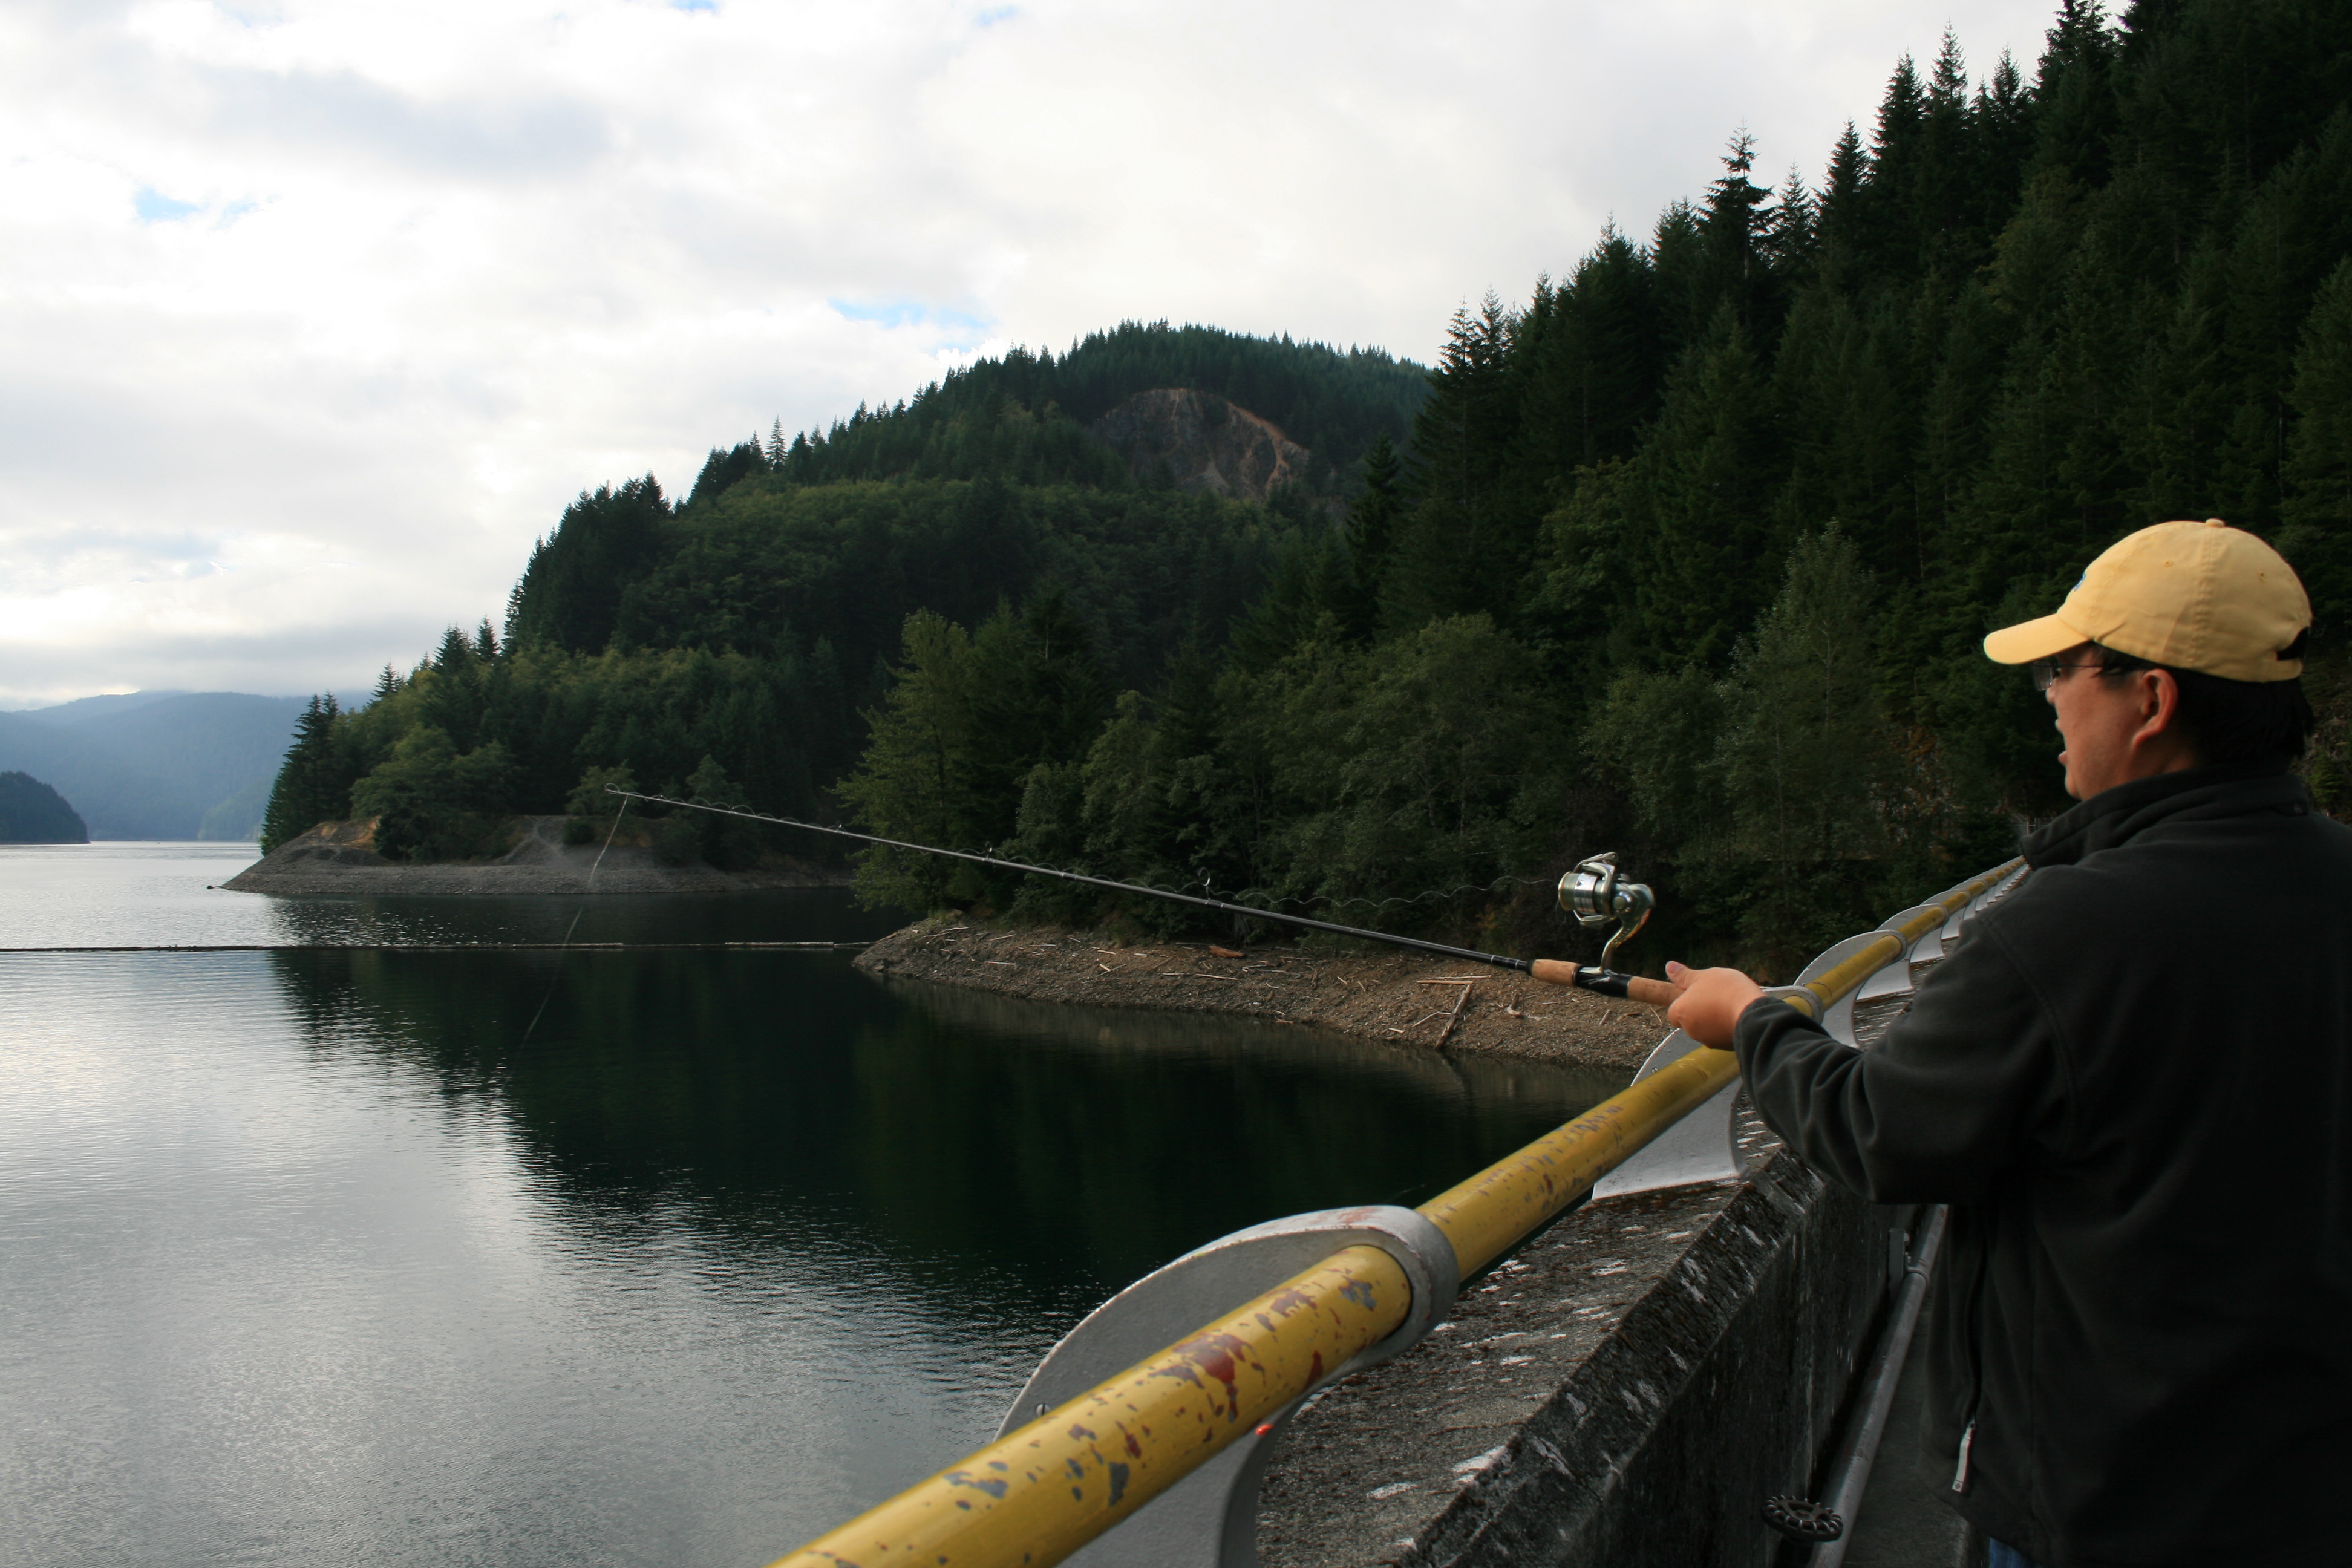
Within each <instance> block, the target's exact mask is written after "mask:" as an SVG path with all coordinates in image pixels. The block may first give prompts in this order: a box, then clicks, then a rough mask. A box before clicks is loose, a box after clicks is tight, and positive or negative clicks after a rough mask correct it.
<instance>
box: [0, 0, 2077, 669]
mask: <svg viewBox="0 0 2352 1568" xmlns="http://www.w3.org/2000/svg"><path fill="white" fill-rule="evenodd" d="M1947 18H1949V19H1951V20H1952V21H1953V22H1954V23H1955V25H1956V26H1957V27H1958V32H1959V34H1960V37H1961V40H1962V42H1963V44H1964V45H1965V46H1966V47H1968V48H1969V52H1970V58H1971V61H1972V64H1973V65H1974V66H1975V68H1977V69H1978V71H1979V74H1981V72H1982V71H1983V70H1985V69H1987V68H1990V64H1991V62H1992V60H1993V58H1995V57H1996V56H1997V54H1998V53H1999V51H2000V48H2001V47H2003V46H2008V47H2012V48H2014V49H2015V50H2016V51H2017V53H2018V55H2019V57H2020V59H2021V63H2022V64H2023V65H2024V66H2025V67H2026V68H2028V69H2030V68H2031V65H2032V57H2033V55H2034V54H2035V52H2036V51H2037V50H2038V48H2039V46H2040V40H2041V34H2042V28H2043V26H2046V23H2047V10H2046V8H2045V7H2044V6H2043V5H2038V4H2035V5H2027V4H2021V3H2014V0H1974V3H1972V4H1968V5H1958V6H1948V7H1937V8H1929V7H1927V6H1922V5H1907V4H1898V5H1884V4H1877V5H1865V4H1862V3H1860V0H1814V3H1809V4H1804V5H1795V4H1789V3H1786V0H1783V3H1781V4H1778V5H1763V4H1755V3H1747V4H1742V3H1738V0H1675V3H1666V4H1653V5H1646V6H1640V7H1633V6H1623V5H1601V4H1598V3H1593V0H1583V3H1579V4H1572V5H1562V4H1559V3H1558V0H1552V3H1549V4H1540V3H1534V0H1510V3H1502V0H1496V3H1490V4H1465V5H1454V6H1449V7H1432V6H1429V5H1405V4H1398V3H1394V0H1360V3H1359V4H1357V5H1349V6H1338V5H1298V4H1285V3H1281V0H1255V3H1253V4H1250V5H1240V4H1234V3H1232V0H1195V3H1194V4H1190V5H1181V6H1180V5H1171V4H1167V3H1165V0H1131V3H1128V4H1104V3H1095V4H1087V5H1078V4H1072V3H1067V0H1046V3H1043V4H1022V5H989V4H975V3H969V0H925V3H922V4H915V3H913V0H869V3H868V4H866V5H857V6H840V5H814V4H803V3H793V4H781V3H779V4H761V3H758V0H713V3H709V4H699V5H678V4H677V3H676V0H671V3H668V4H663V3H658V0H578V3H575V4H572V5H569V6H567V7H566V8H564V9H562V10H551V9H549V8H547V7H545V6H544V5H540V4H532V5H523V4H510V3H508V0H466V3H464V4H457V3H454V0H412V3H410V4H406V5H397V6H394V5H382V4H377V5H357V4H331V3H325V0H283V3H281V4H278V5H275V6H274V8H273V7H272V6H270V5H239V6H236V7H230V6H224V5H212V4H208V3H205V0H163V3H160V4H137V5H116V6H112V7H109V6H104V5H89V4H51V5H40V4H24V5H17V6H13V7H10V8H9V9H8V10H7V11H6V12H5V14H0V131H5V137H0V146H5V147H6V148H7V149H9V151H8V152H7V153H5V154H0V479H5V483H0V704H13V703H17V702H26V701H35V700H53V699H58V698H63V697H68V696H73V695H79V694H80V693H83V692H88V691H94V690H100V689H122V688H125V687H130V686H138V685H146V686H176V687H192V686H221V687H232V688H239V689H250V690H268V691H288V690H292V691H299V690H308V689H314V688H316V689H325V688H327V687H335V688H339V689H348V688H351V687H354V686H360V685H364V684H365V683H366V681H367V679H368V677H369V675H370V673H371V672H372V671H373V669H375V668H377V667H379V666H380V665H382V664H383V661H384V660H385V659H387V658H394V659H398V660H401V661H403V662H406V661H408V660H411V659H414V658H416V657H418V656H419V655H421V654H422V653H423V652H425V649H426V648H427V647H429V646H430V645H431V644H432V642H433V641H434V640H435V639H436V636H437V632H438V629H439V628H440V627H441V626H444V625H446V624H448V623H450V622H453V621H454V622H462V623H466V624H471V623H472V622H473V621H475V620H478V619H479V618H480V617H481V616H485V615H493V616H494V615H496V614H497V613H498V611H499V609H500V607H501V606H502V605H503V602H504V598H505V595H506V592H507V589H508V587H509V585H510V584H511V583H512V581H513V578H514V575H515V574H516V572H517V571H518V570H519V569H520V564H521V561H522V558H523V556H524V554H525V552H527V551H528V549H529V547H530V541H531V539H532V538H533V537H534V536H536V535H537V534H539V533H541V532H543V531H545V530H546V529H548V528H549V527H551V525H552V524H553V522H554V521H555V519H556V517H557V516H558V514H559V513H560V512H561V510H562V506H563V504H564V503H565V501H566V500H569V499H570V498H571V496H572V494H574V493H575V492H576V491H578V490H580V489H583V488H586V487H593V486H594V485H596V484H598V483H601V482H604V481H607V480H614V479H621V478H625V477H627V476H630V475H633V474H638V473H644V472H646V471H648V470H650V471H652V472H655V473H656V474H657V475H658V476H659V477H660V478H661V479H662V480H663V481H664V483H665V485H666V486H667V487H668V488H670V489H672V490H673V491H675V490H677V489H682V488H684V486H686V485H687V484H688V483H690V482H691V480H692V478H693V475H694V473H695V471H696V469H697V468H699V466H700V463H701V459H702V456H703V453H704V452H705V451H706V450H707V449H708V448H709V447H711V446H712V445H714V444H724V443H729V442H732V441H734V440H737V439H740V438H741V437H743V436H746V435H749V434H751V433H752V432H753V431H757V430H765V429H766V428H767V427H768V426H769V423H770V421H771V420H772V419H775V418H779V417H781V418H782V421H783V423H784V426H785V427H786V428H787V429H792V428H796V427H801V426H810V425H816V424H822V423H824V422H826V421H829V420H830V419H832V418H835V417H837V416H841V415H843V414H844V413H845V412H846V411H847V410H848V409H850V408H851V407H854V406H855V405H856V404H858V403H859V402H861V401H863V402H866V403H869V404H879V403H887V402H890V401H893V400H895V399H897V398H900V397H904V396H906V395H909V394H911V393H912V392H913V391H914V390H915V389H916V388H917V387H919V385H921V384H923V383H925V382H927V381H929V380H930V379H932V378H933V377H935V376H936V375H938V374H940V372H941V371H942V370H943V369H945V368H949V367H952V366H954V365H957V364H961V363H970V361H971V358H973V357H975V356H976V355H978V354H981V353H998V352H1002V349H1003V346H1004V345H1005V344H1007V343H1008V342H1030V343H1038V344H1046V345H1052V346H1056V347H1058V346H1059V345H1061V344H1064V343H1066V342H1069V341H1070V340H1071V339H1073V338H1075V337H1077V336H1079V335H1081V334H1082V333H1084V332H1085V331H1088V330H1090V329H1093V328H1096V327H1100V326H1107V325H1109V324H1112V323H1114V322H1116V321H1119V320H1121V319H1123V318H1129V317H1132V318H1141V319H1157V318H1160V317H1166V318H1168V319H1171V320H1175V321H1206V322H1213V323H1215V324H1217V325H1221V326H1226V327H1230V328H1234V329H1236V330H1240V331H1259V332H1279V331H1288V332H1291V333H1292V334H1294V335H1295V336H1299V337H1313V338H1323V339H1327V340H1329V341H1333V342H1341V343H1359V342H1360V343H1377V344H1381V345H1382V346H1385V347H1387V348H1390V349H1391V350H1392V351H1394V352H1397V353H1403V354H1407V355H1412V356H1413V357H1417V358H1426V357H1427V356H1429V355H1430V354H1431V353H1433V351H1434V348H1435V346H1436V344H1437V342H1438V341H1439V338H1440V336H1441V334H1442V332H1443V330H1444V322H1445V319H1446V317H1447V316H1448V315H1449V314H1450V313H1451V311H1452V310H1453V309H1454V305H1455V304H1456V303H1458V302H1459V301H1461V300H1465V299H1468V300H1475V298H1476V297H1477V296H1478V295H1479V294H1480V293H1482V292H1483V291H1484V290H1486V289H1488V288H1490V287H1491V288H1493V289H1496V290H1497V291H1498V292H1501V293H1502V294H1504V295H1505V296H1506V297H1507V298H1510V297H1517V296H1522V295H1524V293H1525V292H1526V290H1527V289H1528V286H1529V285H1530V283H1531V282H1532V280H1533V279H1534V277H1535V275H1536V274H1537V273H1538V272H1539V271H1544V270H1549V271H1551V272H1553V273H1554V274H1558V273H1559V272H1561V271H1562V270H1564V269H1565V268H1567V267H1569V266H1570V265H1571V264H1572V263H1573V262H1574V260H1575V258H1576V257H1577V256H1578V255H1579V254H1580V252H1581V251H1582V250H1584V249H1585V248H1586V247H1589V246H1590V244H1591V241H1592V239H1593V237H1594V236H1595V234H1596V233H1597V231H1598V229H1599V228H1600V226H1601V223H1602V221H1603V220H1604V219H1606V218H1608V217H1609V216H1612V214H1613V215H1614V216H1616V217H1617V219H1618V220H1619V221H1620V223H1621V224H1622V225H1623V226H1625V227H1627V228H1628V229H1630V230H1632V231H1633V232H1635V233H1640V232H1643V231H1644V230H1646V229H1647V227H1648V226H1649V224H1650V222H1651V221H1652V219H1653V218H1654V216H1655V214H1656V212H1657V209H1658V208H1659V207H1660V206H1661V205H1663V204H1664V202H1665V201H1667V200H1669V199H1671V198H1673V197H1675V196H1677V195H1696V194H1697V193H1698V192H1699V191H1701V190H1702V189H1703V187H1704V186H1705V184H1706V181H1707V180H1708V179H1709V178H1710V177H1712V175H1713V174H1715V173H1716V169H1717V163H1716V160H1717V157H1718V155H1719V154H1720V152H1721V150H1722V146H1723V142H1724V141H1725V139H1726V138H1727V136H1728V134H1729V133H1730V132H1731V131H1732V130H1733V128H1734V127H1735V126H1738V125H1739V124H1742V123H1745V124H1746V125H1747V126H1748V128H1749V129H1750V130H1751V131H1753V132H1755V133H1756V135H1757V137H1758V139H1759V142H1760V147H1759V153H1760V157H1761V161H1762V163H1761V167H1762V169H1764V170H1768V171H1772V172H1773V174H1774V177H1775V178H1776V179H1777V177H1778V171H1780V170H1781V169H1784V168H1785V167H1786V166H1787V165H1788V164H1790V163H1796V164H1798V165H1799V166H1801V168H1803V169H1804V170H1806V171H1807V172H1808V173H1809V174H1811V173H1815V172H1817V171H1818V169H1819V167H1820V164H1821V163H1822V159H1823V158H1824V156H1825V155H1826V153H1827V150H1828V147H1829V144H1830V142H1831V139H1832V137H1833V136H1834V135H1835V133H1836V132H1837V130H1838V128H1839V127H1840V126H1841V125H1842V124H1843V122H1844V121H1845V120H1846V119H1848V118H1849V117H1851V118H1854V119H1857V120H1860V121H1864V124H1865V126H1866V124H1867V121H1868V119H1869V116H1870V114H1871V112H1872V111H1873V110H1874V109H1875V107H1876V104H1877V101H1878V97H1879V94H1880V92H1881V90H1882V89H1883V87H1884V84H1885V78H1886V74H1887V71H1888V69H1889V68H1891V66H1892V64H1893V61H1894V59H1895V56H1896V55H1897V54H1898V53H1901V52H1904V51H1906V50H1907V51H1910V52H1912V53H1914V54H1916V55H1917V56H1919V57H1921V58H1923V60H1924V58H1925V57H1927V56H1929V55H1932V54H1933V52H1934V51H1935V49H1936V47H1937V41H1938V38H1939V36H1940V34H1941V31H1942V28H1943V26H1944V23H1945V21H1946V20H1947Z"/></svg>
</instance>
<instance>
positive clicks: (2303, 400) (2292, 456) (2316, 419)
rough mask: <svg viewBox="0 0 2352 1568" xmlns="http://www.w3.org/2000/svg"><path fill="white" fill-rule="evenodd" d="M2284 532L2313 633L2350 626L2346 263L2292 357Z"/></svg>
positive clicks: (2283, 544) (2351, 287)
mask: <svg viewBox="0 0 2352 1568" xmlns="http://www.w3.org/2000/svg"><path fill="white" fill-rule="evenodd" d="M2288 396H2289V401H2290V402H2291V403H2292V405H2294V411H2295V414H2296V416H2297V417H2296V420H2295V425H2294V437H2292V439H2291V441H2290V443H2289V446H2288V448H2287V461H2286V478H2287V482H2288V486H2289V489H2288V492H2287V500H2286V505H2285V508H2284V512H2285V521H2286V527H2285V528H2284V530H2283V531H2281V532H2280V534H2279V537H2278V546H2279V549H2280V551H2281V552H2283V553H2284V555H2285V556H2286V557H2287V559H2288V560H2289V561H2290V562H2292V563H2294V568H2295V570H2296V572H2297V573H2298V574H2300V575H2301V576H2302V578H2303V581H2304V586H2305V588H2306V589H2308V590H2309V591H2310V594H2311V602H2312V607H2313V609H2314V611H2315V613H2316V614H2317V616H2318V617H2319V629H2320V632H2321V635H2322V636H2323V637H2332V638H2336V639H2340V638H2341V637H2343V635H2344V633H2345V632H2346V630H2347V628H2352V261H2346V262H2343V263H2341V264H2340V265H2338V266H2337V268H2336V271H2335V274H2334V275H2333V276H2332V277H2330V278H2329V279H2328V280H2327V283H2326V286H2325V287H2324V288H2322V289H2320V291H2319V298H2318V300H2317V301H2316V302H2315V304H2314V305H2313V307H2312V310H2311V315H2310V317H2309V319H2308V320H2307V321H2305V324H2304V329H2303V343H2302V346H2301V348H2300V349H2299V350H2298V351H2297V353H2296V354H2295V359H2294V384H2293V387H2292V388H2291V390H2290V392H2289V394H2288Z"/></svg>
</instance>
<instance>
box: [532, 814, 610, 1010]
mask: <svg viewBox="0 0 2352 1568" xmlns="http://www.w3.org/2000/svg"><path fill="white" fill-rule="evenodd" d="M616 793H617V792H616ZM628 814H629V803H628V801H627V800H625V799H624V800H623V801H622V802H621V809H620V810H618V811H616V812H614V814H613V830H612V831H611V832H610V833H607V834H605V835H604V849H599V850H597V851H596V858H595V860H594V862H593V864H591V865H590V866H589V868H588V888H587V890H588V891H589V892H591V893H593V892H594V891H595V890H596V873H597V871H598V870H599V869H600V868H602V867H603V866H604V852H605V850H607V849H610V848H612V847H613V840H614V838H617V837H620V833H621V818H623V817H624V816H627V815H628ZM587 912H588V907H587V906H586V905H585V904H583V905H582V906H581V907H580V908H578V909H576V910H572V923H571V924H570V925H568V926H565V927H564V928H563V940H562V942H558V943H556V946H555V973H552V974H551V975H549V976H548V980H547V994H546V995H544V996H542V997H541V998H540V999H539V1011H538V1012H536V1013H533V1014H532V1015H531V1016H530V1024H529V1025H528V1026H525V1027H524V1029H523V1032H522V1043H523V1044H524V1045H526V1046H527V1045H529V1044H530V1037H531V1031H532V1030H534V1029H537V1028H538V1027H539V1021H540V1019H541V1017H543V1016H546V1013H547V1005H548V1004H549V1003H550V1002H552V1001H554V1000H555V987H556V985H557V984H559V983H561V982H562V979H563V955H564V953H565V952H569V951H570V950H571V947H572V932H573V931H578V930H579V929H580V917H581V916H582V915H584V914H586V913H587Z"/></svg>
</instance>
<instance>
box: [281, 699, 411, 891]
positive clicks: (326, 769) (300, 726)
mask: <svg viewBox="0 0 2352 1568" xmlns="http://www.w3.org/2000/svg"><path fill="white" fill-rule="evenodd" d="M387 675H389V671H387ZM340 718H341V710H340V709H339V708H338V707H337V706H336V703H335V699H334V694H333V693H331V692H330V693H328V694H327V695H326V696H324V697H313V698H311V699H310V703H309V705H308V706H306V707H305V708H304V709H303V710H302V716H301V717H300V718H299V719H297V720H296V721H294V743H293V744H292V745H290V746H289V747H288V748H287V751H286V763H285V765H284V766H283V767H281V768H279V769H278V779H277V782H276V783H274V784H271V785H270V789H269V804H268V806H267V807H266V808H264V810H263V813H262V818H261V852H262V853H263V854H264V855H267V854H268V853H269V852H270V851H271V850H273V849H275V848H277V847H278V846H279V845H281V844H284V843H287V842H288V841H289V840H291V839H294V838H298V837H300V836H301V835H303V834H305V833H308V832H309V831H310V829H311V828H313V827H315V826H318V825H319V824H320V823H321V822H336V821H341V819H342V818H343V817H345V816H349V815H350V814H351V789H352V782H353V780H354V779H355V778H356V777H357V776H358V775H357V771H356V770H355V769H354V768H353V767H352V763H351V760H350V758H349V756H348V754H347V748H346V747H345V746H344V744H343V740H342V737H341V735H340V734H339V733H338V732H337V729H336V721H337V720H338V719H340Z"/></svg>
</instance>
